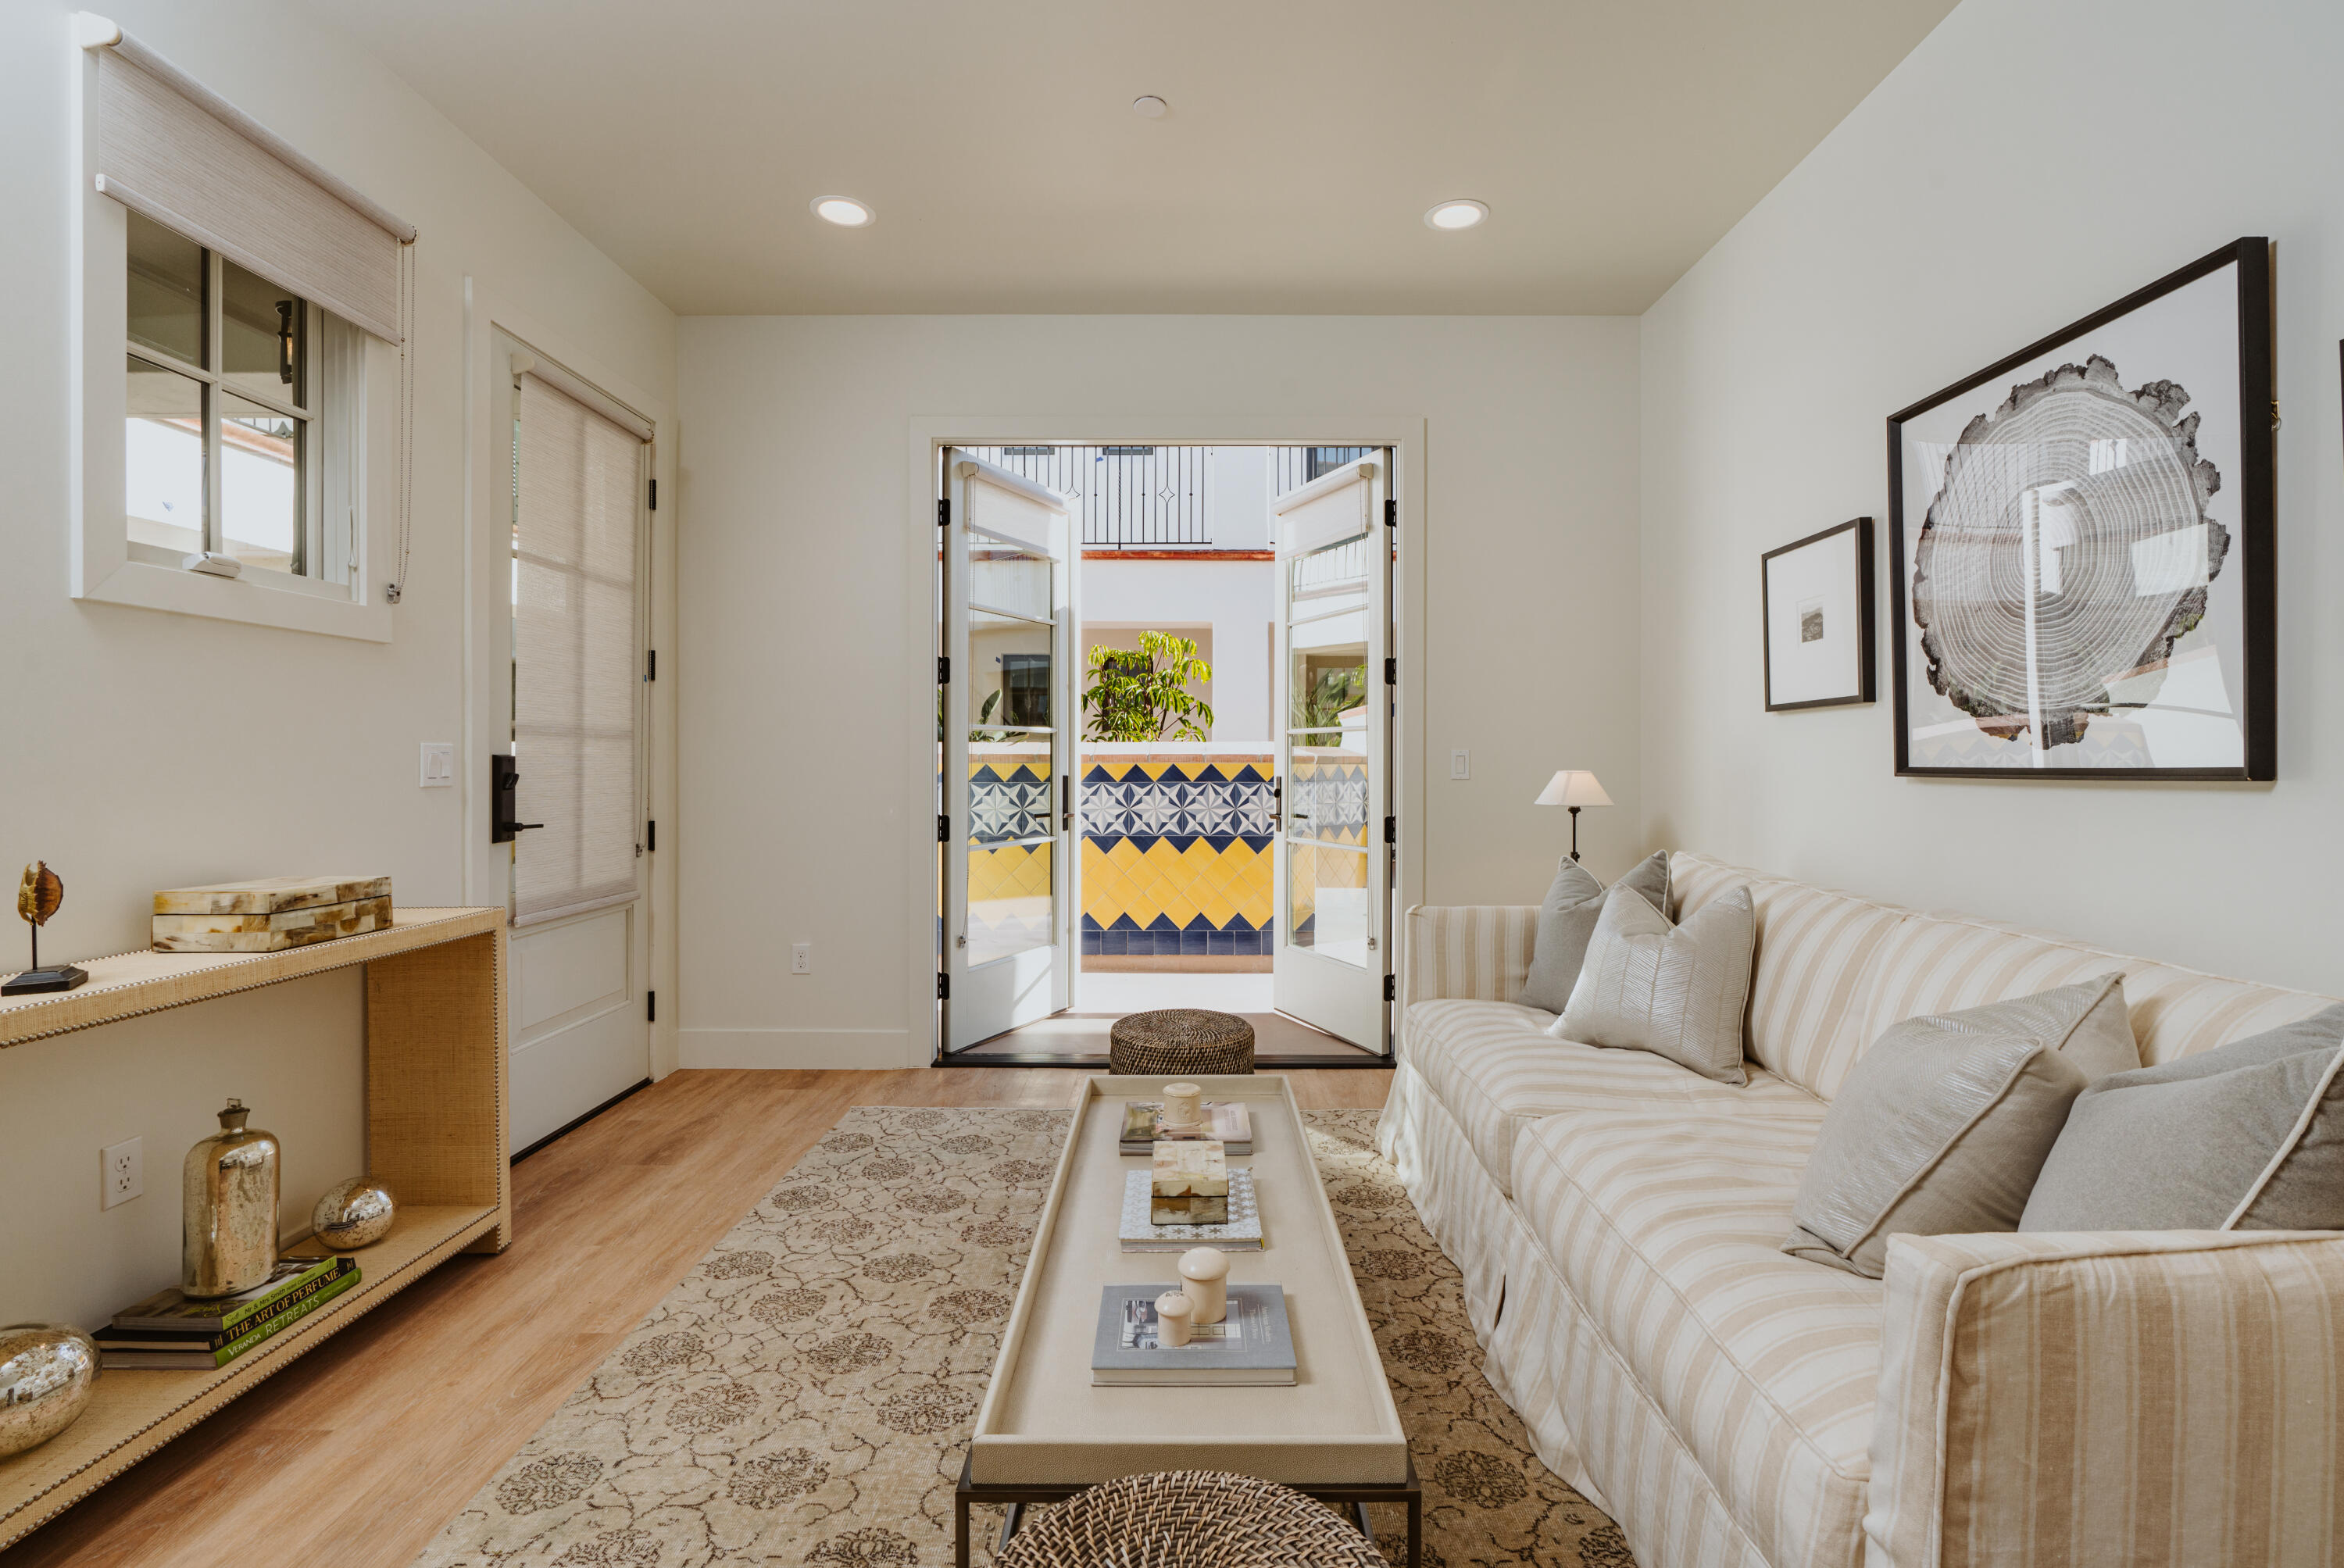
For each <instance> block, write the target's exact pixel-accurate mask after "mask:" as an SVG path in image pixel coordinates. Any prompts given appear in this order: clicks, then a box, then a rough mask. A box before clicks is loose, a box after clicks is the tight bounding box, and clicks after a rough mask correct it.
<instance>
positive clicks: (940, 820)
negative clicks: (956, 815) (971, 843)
mask: <svg viewBox="0 0 2344 1568" xmlns="http://www.w3.org/2000/svg"><path fill="white" fill-rule="evenodd" d="M936 842H937V843H938V844H950V843H951V842H952V818H950V817H948V816H946V815H945V814H943V813H942V812H938V813H937V814H936Z"/></svg>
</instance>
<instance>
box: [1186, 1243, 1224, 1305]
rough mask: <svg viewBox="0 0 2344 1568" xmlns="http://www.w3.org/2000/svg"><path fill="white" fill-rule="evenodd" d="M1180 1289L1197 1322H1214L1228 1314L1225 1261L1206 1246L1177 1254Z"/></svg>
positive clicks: (1218, 1253) (1220, 1255) (1221, 1255)
mask: <svg viewBox="0 0 2344 1568" xmlns="http://www.w3.org/2000/svg"><path fill="white" fill-rule="evenodd" d="M1180 1289H1181V1290H1182V1292H1183V1293H1184V1294H1186V1295H1187V1298H1188V1300H1189V1303H1190V1309H1191V1311H1192V1312H1193V1314H1194V1317H1195V1320H1196V1321H1197V1322H1198V1323H1217V1322H1219V1321H1220V1320H1222V1319H1223V1318H1226V1317H1228V1315H1229V1260H1228V1256H1227V1254H1225V1253H1221V1252H1217V1251H1216V1250H1214V1249H1212V1248H1210V1247H1192V1248H1190V1249H1188V1250H1187V1251H1186V1252H1183V1253H1181V1254H1180Z"/></svg>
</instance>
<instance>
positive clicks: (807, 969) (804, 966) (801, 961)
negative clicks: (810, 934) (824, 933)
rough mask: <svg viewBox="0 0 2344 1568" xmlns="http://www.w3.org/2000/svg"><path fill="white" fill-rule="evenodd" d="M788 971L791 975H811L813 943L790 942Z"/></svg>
mask: <svg viewBox="0 0 2344 1568" xmlns="http://www.w3.org/2000/svg"><path fill="white" fill-rule="evenodd" d="M790 973H791V974H793V975H811V974H813V943H811V942H793V943H791V944H790Z"/></svg>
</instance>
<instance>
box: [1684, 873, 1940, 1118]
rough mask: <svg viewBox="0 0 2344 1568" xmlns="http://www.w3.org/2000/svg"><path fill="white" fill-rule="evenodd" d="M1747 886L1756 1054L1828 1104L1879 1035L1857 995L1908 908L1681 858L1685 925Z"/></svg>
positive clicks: (1752, 1046) (1750, 1037)
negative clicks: (1753, 922)
mask: <svg viewBox="0 0 2344 1568" xmlns="http://www.w3.org/2000/svg"><path fill="white" fill-rule="evenodd" d="M1742 884H1747V885H1748V886H1749V888H1750V902H1751V905H1752V906H1753V908H1754V909H1755V910H1756V911H1757V915H1758V950H1757V954H1756V956H1755V958H1754V960H1753V965H1752V968H1751V973H1750V1025H1749V1034H1748V1044H1747V1049H1748V1050H1749V1053H1750V1056H1751V1058H1752V1059H1753V1061H1756V1062H1759V1063H1761V1064H1763V1066H1765V1067H1770V1068H1772V1069H1773V1071H1775V1072H1777V1073H1780V1074H1781V1075H1782V1076H1783V1077H1786V1078H1788V1079H1789V1080H1790V1081H1791V1082H1793V1083H1794V1084H1796V1085H1798V1086H1799V1087H1801V1088H1803V1089H1806V1090H1808V1091H1809V1092H1811V1093H1814V1094H1818V1095H1821V1096H1822V1097H1823V1098H1825V1099H1829V1098H1831V1097H1832V1096H1833V1095H1834V1093H1836V1092H1837V1091H1838V1089H1839V1086H1840V1084H1841V1082H1842V1081H1843V1080H1844V1079H1845V1078H1846V1077H1847V1073H1848V1069H1849V1068H1850V1067H1853V1066H1854V1064H1855V1058H1856V1057H1857V1055H1858V1054H1859V1053H1860V1052H1862V1051H1863V1049H1864V1047H1866V1046H1868V1045H1870V1044H1871V1043H1872V1042H1873V1041H1874V1039H1875V1038H1877V1037H1878V1036H1879V1031H1878V1030H1874V1031H1873V1032H1872V1033H1871V1034H1865V1033H1864V1032H1863V1030H1862V1028H1861V1027H1860V1019H1859V1016H1858V1012H1857V1009H1856V1007H1855V1005H1854V1004H1855V1000H1856V997H1857V996H1858V994H1859V992H1860V991H1861V989H1862V987H1863V983H1864V977H1865V976H1866V974H1867V973H1868V971H1869V968H1870V966H1871V964H1872V960H1873V956H1874V954H1876V953H1877V952H1878V951H1879V950H1880V947H1881V945H1882V943H1883V942H1884V941H1885V940H1886V939H1887V938H1888V936H1889V935H1890V933H1892V932H1893V931H1894V930H1895V929H1896V928H1897V926H1900V925H1901V924H1903V923H1904V921H1905V919H1906V918H1907V916H1906V915H1905V913H1904V911H1903V910H1901V909H1895V908H1891V907H1890V906H1889V905H1884V904H1874V903H1870V902H1868V901H1867V900H1864V899H1862V898H1856V897H1852V896H1850V895H1847V894H1844V893H1832V892H1827V891H1826V890H1824V889H1823V888H1820V887H1810V886H1808V885H1806V884H1805V883H1803V882H1785V881H1783V880H1782V879H1781V878H1779V877H1772V876H1764V875H1760V874H1758V873H1756V872H1752V871H1743V870H1741V869H1739V868H1737V867H1734V866H1731V865H1724V864H1723V863H1722V862H1719V861H1714V860H1712V859H1710V858H1709V857H1708V856H1706V855H1687V854H1684V853H1682V852H1680V853H1679V854H1677V855H1673V856H1672V857H1671V858H1670V861H1669V887H1670V891H1671V894H1672V896H1673V897H1674V899H1675V901H1676V905H1677V908H1676V917H1677V918H1678V919H1680V920H1682V919H1683V918H1684V917H1685V916H1688V915H1690V914H1692V912H1693V911H1694V910H1696V909H1699V908H1700V907H1701V906H1702V905H1704V904H1706V903H1708V902H1709V901H1710V900H1711V899H1712V898H1714V897H1716V896H1717V895H1719V894H1721V893H1723V892H1724V891H1725V890H1726V889H1727V888H1729V887H1733V886H1735V885H1742Z"/></svg>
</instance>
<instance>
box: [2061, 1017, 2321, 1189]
mask: <svg viewBox="0 0 2344 1568" xmlns="http://www.w3.org/2000/svg"><path fill="white" fill-rule="evenodd" d="M2018 1228H2019V1229H2021V1230H2344V1003H2339V1004H2338V1005H2336V1006H2335V1007H2329V1008H2328V1009H2327V1010H2326V1011H2324V1012H2319V1013H2315V1014H2313V1015H2312V1016H2311V1017H2309V1018H2305V1019H2302V1020H2301V1021H2299V1022H2298V1023H2293V1024H2287V1025H2283V1026H2281V1027H2278V1028H2276V1029H2272V1030H2269V1031H2268V1032H2267V1033H2264V1034H2259V1035H2254V1036H2250V1037H2248V1038H2246V1039H2243V1040H2233V1041H2232V1042H2230V1043H2229V1044H2228V1045H2227V1046H2219V1047H2216V1048H2214V1049H2213V1050H2210V1051H2201V1052H2199V1053H2198V1054H2197V1055H2196V1056H2194V1057H2181V1058H2180V1059H2179V1060H2177V1061H2171V1062H2167V1063H2166V1064H2165V1065H2164V1066H2163V1067H2143V1068H2141V1069H2140V1070H2139V1071H2137V1072H2129V1073H2118V1074H2117V1075H2116V1076H2115V1077H2106V1078H2102V1079H2101V1080H2100V1081H2099V1082H2097V1083H2096V1084H2094V1085H2093V1086H2092V1087H2089V1088H2087V1089H2086V1090H2085V1091H2084V1092H2083V1094H2082V1095H2081V1096H2080V1097H2078V1098H2077V1099H2076V1106H2075V1108H2074V1109H2073V1110H2071V1111H2069V1112H2068V1113H2067V1126H2066V1130H2064V1131H2063V1132H2061V1133H2060V1134H2059V1141H2058V1142H2057V1143H2056V1144H2053V1145H2052V1146H2051V1158H2049V1159H2047V1160H2046V1161H2044V1163H2043V1174H2042V1176H2041V1177H2040V1178H2038V1179H2036V1183H2035V1191H2034V1193H2033V1194H2032V1195H2031V1196H2029V1197H2028V1199H2027V1200H2026V1214H2025V1215H2023V1216H2022V1217H2021V1218H2020V1219H2019V1221H2018Z"/></svg>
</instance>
